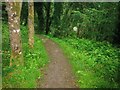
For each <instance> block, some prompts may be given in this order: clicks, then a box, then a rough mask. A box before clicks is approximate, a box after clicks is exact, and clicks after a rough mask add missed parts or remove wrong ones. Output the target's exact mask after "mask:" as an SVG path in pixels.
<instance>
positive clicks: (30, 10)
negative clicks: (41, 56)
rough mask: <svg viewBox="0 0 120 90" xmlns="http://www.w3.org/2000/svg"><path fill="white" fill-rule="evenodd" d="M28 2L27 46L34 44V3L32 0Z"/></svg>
mask: <svg viewBox="0 0 120 90" xmlns="http://www.w3.org/2000/svg"><path fill="white" fill-rule="evenodd" d="M29 1H30V2H28V29H29V46H30V47H31V48H32V47H33V45H34V3H33V0H29Z"/></svg>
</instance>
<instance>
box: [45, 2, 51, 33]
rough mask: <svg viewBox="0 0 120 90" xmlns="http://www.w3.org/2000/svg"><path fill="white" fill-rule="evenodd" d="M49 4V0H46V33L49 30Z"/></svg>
mask: <svg viewBox="0 0 120 90" xmlns="http://www.w3.org/2000/svg"><path fill="white" fill-rule="evenodd" d="M50 6H51V2H48V3H47V6H46V35H47V34H48V33H49V31H50Z"/></svg>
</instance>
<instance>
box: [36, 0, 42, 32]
mask: <svg viewBox="0 0 120 90" xmlns="http://www.w3.org/2000/svg"><path fill="white" fill-rule="evenodd" d="M35 10H36V12H37V15H38V33H41V32H42V33H43V32H44V16H43V2H35Z"/></svg>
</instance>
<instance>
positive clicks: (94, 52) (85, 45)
mask: <svg viewBox="0 0 120 90" xmlns="http://www.w3.org/2000/svg"><path fill="white" fill-rule="evenodd" d="M52 39H53V40H54V41H55V42H57V43H59V45H60V46H61V47H62V48H63V50H64V52H65V54H66V55H67V56H68V58H69V59H70V63H71V64H72V68H73V71H74V73H75V75H76V78H77V82H78V86H79V87H80V88H113V87H114V88H116V87H119V85H120V83H119V71H120V69H119V68H120V67H119V65H120V61H119V60H120V56H119V55H120V49H119V48H115V47H113V46H112V45H111V44H109V43H106V42H96V41H92V40H87V39H68V38H66V39H62V40H60V39H57V38H52Z"/></svg>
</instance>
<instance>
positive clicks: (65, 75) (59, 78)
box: [38, 36, 76, 88]
mask: <svg viewBox="0 0 120 90" xmlns="http://www.w3.org/2000/svg"><path fill="white" fill-rule="evenodd" d="M40 38H42V41H43V43H44V45H45V47H46V50H47V53H48V55H49V58H50V63H49V64H48V66H47V67H46V68H45V70H43V71H44V72H43V73H44V80H40V81H39V84H38V87H39V88H76V86H75V79H74V77H73V75H72V71H71V66H70V65H69V63H68V60H67V58H66V57H65V56H64V54H63V52H62V51H61V49H60V48H59V46H58V45H57V44H56V43H54V42H53V41H52V40H50V39H47V38H45V37H43V36H40Z"/></svg>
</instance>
